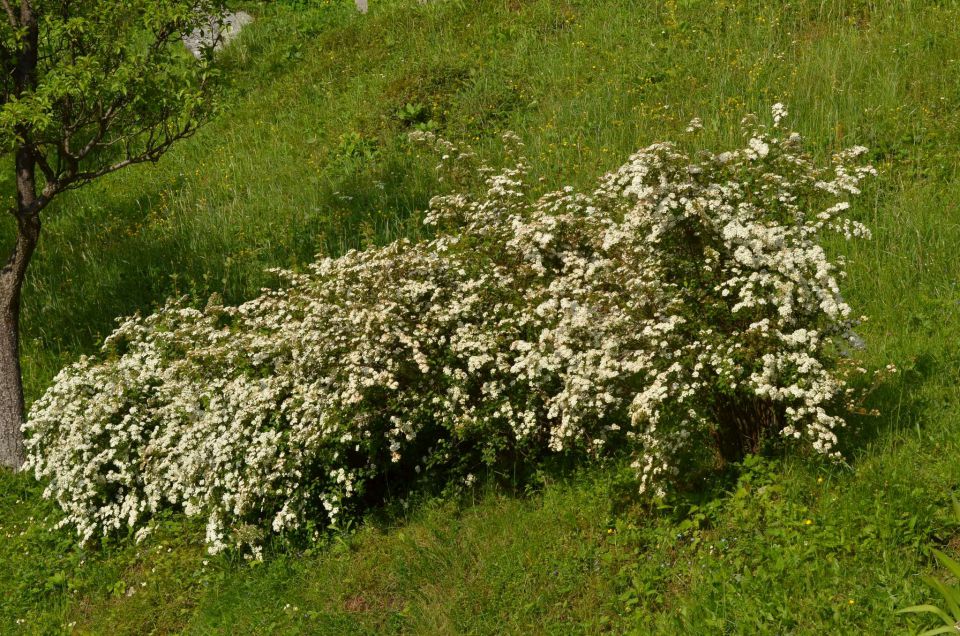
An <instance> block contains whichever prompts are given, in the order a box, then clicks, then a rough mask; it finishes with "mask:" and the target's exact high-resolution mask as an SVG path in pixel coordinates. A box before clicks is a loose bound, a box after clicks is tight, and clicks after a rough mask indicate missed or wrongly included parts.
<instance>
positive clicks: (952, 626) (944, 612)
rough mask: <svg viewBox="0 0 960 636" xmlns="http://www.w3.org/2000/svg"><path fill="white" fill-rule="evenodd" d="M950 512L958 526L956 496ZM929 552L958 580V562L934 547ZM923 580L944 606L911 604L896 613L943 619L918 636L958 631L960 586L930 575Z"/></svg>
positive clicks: (959, 564) (959, 629)
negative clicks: (933, 616) (928, 615)
mask: <svg viewBox="0 0 960 636" xmlns="http://www.w3.org/2000/svg"><path fill="white" fill-rule="evenodd" d="M951 513H952V514H953V517H954V519H955V521H956V527H957V528H960V502H958V501H957V500H956V498H954V499H953V505H952V507H951ZM931 552H932V553H933V555H934V556H935V557H936V559H937V561H939V562H940V565H942V566H943V567H945V568H947V570H949V571H950V573H951V574H952V575H953V576H954V577H955V578H956V579H957V580H960V563H958V562H957V561H956V560H955V559H953V558H951V557H949V556H947V555H946V554H945V553H944V552H943V551H941V550H937V549H936V548H934V549H932V550H931ZM923 580H924V581H925V582H926V583H927V585H929V586H930V587H931V588H932V589H933V590H934V591H935V592H937V594H939V595H940V597H941V598H942V599H943V602H944V604H945V606H946V607H945V608H944V607H938V606H936V605H930V604H925V605H912V606H910V607H905V608H904V609H902V610H899V612H898V613H910V614H933V615H935V616H936V617H937V618H939V619H940V620H941V621H943V623H944V626H942V627H937V628H933V629H928V630H926V631H924V632H921V633H920V636H933V635H934V634H956V633H960V587H958V586H956V585H950V584H948V583H944V582H943V581H940V580H938V579H935V578H933V577H930V576H925V577H923Z"/></svg>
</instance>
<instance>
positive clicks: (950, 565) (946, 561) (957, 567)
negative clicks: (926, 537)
mask: <svg viewBox="0 0 960 636" xmlns="http://www.w3.org/2000/svg"><path fill="white" fill-rule="evenodd" d="M933 554H934V555H935V556H936V557H937V560H938V561H940V563H941V564H943V566H944V567H945V568H947V569H949V570H950V571H951V572H953V575H954V576H955V577H957V578H958V579H960V563H957V562H956V561H954V560H953V559H951V558H950V557H948V556H947V555H946V554H944V553H943V552H941V551H940V550H937V549H936V548H934V549H933ZM958 594H960V592H958Z"/></svg>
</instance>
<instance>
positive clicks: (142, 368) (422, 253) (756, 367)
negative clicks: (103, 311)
mask: <svg viewBox="0 0 960 636" xmlns="http://www.w3.org/2000/svg"><path fill="white" fill-rule="evenodd" d="M773 115H774V117H773V125H772V126H770V127H764V126H762V125H760V124H759V123H757V120H756V118H748V119H746V120H745V121H744V126H745V131H746V140H747V141H746V143H745V146H744V147H743V148H740V149H738V150H733V151H730V152H723V153H720V154H711V153H706V152H704V153H701V154H699V155H697V156H696V157H691V156H689V155H688V154H685V153H684V152H682V151H681V150H680V149H678V148H677V147H675V146H674V145H672V144H668V143H659V144H654V145H652V146H650V147H648V148H645V149H643V150H641V151H639V152H637V153H636V154H634V155H633V156H631V157H630V159H629V161H628V162H627V163H625V164H624V165H623V166H621V167H620V168H619V169H617V170H616V171H614V172H612V173H610V174H607V175H605V176H604V177H603V178H601V179H600V182H599V184H598V186H597V187H596V189H595V190H594V191H593V192H590V193H578V192H575V191H574V190H573V189H572V188H569V187H567V188H564V189H562V190H560V191H556V192H550V193H548V194H545V195H542V196H540V197H535V196H534V195H533V194H532V189H533V187H532V186H531V185H530V183H529V182H530V181H532V180H531V179H529V178H528V168H527V165H526V163H525V161H524V159H523V158H522V155H521V151H522V144H521V143H520V142H519V140H518V139H517V138H516V137H515V136H512V135H507V136H506V137H505V143H506V144H507V145H508V146H509V147H511V148H513V152H514V155H513V156H514V158H515V159H516V161H515V164H516V165H514V166H512V167H510V168H509V169H505V170H501V171H493V170H490V169H489V168H488V167H486V166H485V165H483V164H482V163H480V162H479V161H478V160H477V158H476V156H475V155H474V154H473V153H471V152H469V151H466V150H462V149H460V148H458V147H456V146H455V145H453V144H452V143H450V142H448V141H444V140H441V139H438V138H436V137H435V136H434V135H432V134H431V133H414V136H415V137H416V138H417V139H418V140H420V141H422V142H424V143H427V144H429V145H432V146H434V147H435V149H436V150H439V151H440V153H441V155H442V160H441V167H449V168H451V169H452V170H453V171H454V172H456V171H457V170H461V171H463V170H468V169H469V170H470V171H473V173H474V174H477V173H478V172H479V173H480V174H483V175H485V176H484V178H485V180H486V188H485V191H484V192H482V193H481V194H479V195H476V196H474V195H471V194H468V193H466V192H457V193H452V194H446V195H443V196H437V197H435V198H434V199H433V200H432V201H431V204H430V209H429V211H428V213H427V215H426V223H427V224H429V225H431V226H433V227H434V228H435V230H434V232H435V233H434V237H433V238H432V239H430V240H424V241H421V242H416V243H414V242H410V241H407V240H398V241H396V242H393V243H391V244H389V245H386V246H383V247H377V248H370V249H365V250H362V251H351V252H349V253H347V254H345V255H343V256H342V257H339V258H335V259H333V258H325V259H322V260H320V261H318V262H316V263H314V264H313V265H311V266H310V267H309V268H308V270H307V271H306V272H304V273H293V272H278V273H279V274H280V275H281V276H282V277H283V279H284V283H283V284H282V285H281V286H280V288H279V289H277V290H273V291H264V293H263V294H262V295H261V296H260V297H258V298H256V299H254V300H251V301H249V302H247V303H245V304H242V305H240V306H224V305H223V304H222V303H221V302H219V301H218V300H217V299H216V298H214V299H211V301H210V303H209V304H208V305H207V306H206V308H205V309H203V310H199V309H194V308H191V307H189V306H188V305H187V304H186V303H185V302H184V301H182V300H179V301H171V302H169V303H168V304H167V305H166V306H165V307H164V308H163V309H162V310H160V311H158V312H157V313H155V314H153V315H149V316H146V317H139V316H137V317H133V318H130V319H127V320H125V321H124V322H122V324H120V326H119V328H118V329H117V330H116V331H115V332H114V333H113V335H111V336H110V337H109V338H108V340H107V342H106V343H105V345H104V349H103V353H102V355H101V356H99V357H98V358H96V359H94V358H82V359H81V360H80V361H78V362H77V363H75V364H73V365H72V366H70V367H68V368H66V369H64V370H63V371H62V372H61V373H60V374H59V375H58V376H57V378H56V380H55V381H54V383H53V385H52V386H51V387H50V388H49V390H48V391H47V392H46V394H45V395H44V396H43V397H42V398H41V399H40V400H38V401H37V403H36V404H35V405H34V407H33V409H32V412H31V414H30V417H29V421H28V423H27V424H26V427H25V428H26V432H27V435H28V445H29V466H30V467H32V469H33V470H34V471H35V473H36V476H37V477H38V478H39V479H44V480H49V485H48V486H47V489H46V493H47V495H48V496H53V497H55V498H56V499H57V501H58V502H59V504H60V505H61V506H62V508H63V509H64V510H65V511H66V518H65V523H69V524H73V525H75V526H76V528H77V529H78V531H79V533H80V536H81V538H82V539H83V540H88V539H90V538H92V537H94V536H97V535H100V534H108V533H110V532H112V531H116V530H120V529H123V528H137V529H139V530H138V534H142V533H144V532H146V531H147V530H148V529H149V523H150V520H151V518H152V517H153V516H154V515H155V514H156V513H157V512H158V511H160V510H161V509H164V508H173V509H180V510H183V511H184V512H185V513H186V514H188V515H203V516H204V517H205V518H206V520H207V540H208V544H209V549H210V550H211V551H212V552H216V551H219V550H222V549H224V548H227V547H229V546H244V545H246V546H249V547H250V548H252V549H253V550H254V554H257V551H258V550H259V548H258V547H257V545H258V544H259V543H260V542H261V541H262V538H263V537H264V536H265V535H266V534H268V533H271V532H272V533H286V532H289V531H293V530H296V529H302V528H303V527H304V526H305V524H307V523H315V522H316V521H317V520H318V519H319V520H322V521H323V522H324V523H331V524H336V523H338V522H339V520H341V519H342V518H343V517H344V516H345V515H350V514H355V513H356V512H357V511H358V508H359V507H360V506H362V505H363V504H364V502H367V501H368V500H369V495H370V493H372V492H380V491H382V490H383V485H384V484H385V483H386V484H390V483H393V484H403V483H410V482H411V479H412V476H413V475H418V476H419V477H420V478H422V479H454V478H456V479H461V480H463V479H466V480H467V481H470V480H471V478H472V475H471V474H470V471H474V472H475V471H476V470H477V468H478V467H482V465H483V463H484V462H486V463H488V464H497V462H502V461H504V460H505V458H509V460H510V461H526V462H535V461H537V460H538V458H542V457H544V456H546V455H549V454H559V453H580V454H587V455H591V456H597V455H601V454H603V453H605V452H607V451H608V450H609V449H619V450H620V451H621V452H622V450H623V449H627V450H628V451H629V452H633V453H634V455H635V459H636V461H635V463H634V466H635V468H636V472H637V478H638V487H639V489H640V490H641V491H643V492H647V493H662V492H663V490H664V488H666V487H668V486H670V485H671V484H677V483H683V482H684V481H685V479H688V478H689V476H690V475H691V474H692V473H691V471H692V470H693V464H694V463H695V460H696V458H697V455H698V454H699V455H702V449H705V448H706V449H711V452H713V453H714V454H715V456H716V457H718V458H720V460H721V461H736V460H738V459H739V458H741V457H743V455H744V454H745V453H747V452H751V451H754V450H756V449H757V448H758V447H759V445H760V444H761V442H763V441H764V440H765V439H769V438H772V437H775V436H777V435H780V436H783V437H786V438H788V439H791V440H797V441H798V442H801V443H804V444H806V445H807V446H808V447H809V448H812V449H813V450H815V451H817V452H818V453H822V454H824V455H827V456H835V455H836V453H837V451H836V443H837V437H836V431H837V429H838V428H840V427H842V426H843V424H844V421H843V419H841V413H842V412H843V406H844V404H845V403H846V402H847V401H848V400H849V398H850V395H849V392H850V390H849V389H848V387H847V385H846V383H845V380H844V372H843V371H842V369H843V368H844V364H843V362H844V360H845V358H846V357H847V356H848V355H849V351H850V350H851V349H852V348H855V347H856V346H858V343H859V340H858V338H857V336H856V335H855V334H854V331H853V328H854V327H855V321H853V320H852V319H851V317H850V316H851V309H850V307H849V306H848V305H847V304H846V303H845V302H844V300H843V298H842V296H841V293H840V288H839V285H838V279H840V278H841V277H842V275H843V262H842V260H839V259H833V260H831V258H830V257H828V255H827V253H826V252H825V251H824V248H823V247H822V246H821V243H820V241H821V238H822V236H823V234H824V233H825V232H828V231H832V232H839V233H840V234H841V235H843V236H845V237H846V238H852V237H858V236H867V235H868V234H869V232H868V231H867V229H866V228H864V227H863V226H862V225H861V224H859V223H857V222H855V221H853V220H850V219H849V218H847V217H846V216H845V213H846V211H847V210H848V208H849V204H848V201H847V200H848V198H849V197H850V196H851V195H856V194H857V193H858V192H859V184H860V182H861V180H862V179H863V178H864V177H865V176H867V175H868V174H871V173H872V172H873V170H872V169H871V168H869V167H863V166H859V165H857V164H858V162H857V158H858V157H859V156H860V155H861V154H863V152H864V149H863V148H852V149H850V150H846V151H843V152H840V153H838V154H836V155H834V156H833V159H832V163H831V164H830V165H829V166H827V167H820V166H818V165H816V164H815V163H814V162H813V161H812V160H811V158H810V157H809V156H808V155H807V154H805V153H804V152H803V150H802V148H801V139H800V136H799V135H798V134H796V133H786V132H785V131H784V130H783V128H782V121H783V118H784V117H785V115H786V112H785V110H784V109H783V107H782V105H779V104H778V105H776V106H775V107H774V112H773ZM465 166H468V167H469V168H466V167H465ZM701 458H702V457H701ZM405 480H406V481H405Z"/></svg>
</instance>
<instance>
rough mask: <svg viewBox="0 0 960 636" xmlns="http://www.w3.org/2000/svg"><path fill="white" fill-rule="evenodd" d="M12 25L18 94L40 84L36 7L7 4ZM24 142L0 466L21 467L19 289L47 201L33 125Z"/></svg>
mask: <svg viewBox="0 0 960 636" xmlns="http://www.w3.org/2000/svg"><path fill="white" fill-rule="evenodd" d="M4 6H5V7H6V8H7V12H8V14H9V17H10V21H11V26H13V27H14V28H18V29H22V31H23V34H22V36H21V39H20V42H19V45H20V46H19V49H18V51H17V53H16V66H15V68H14V69H13V81H14V87H15V95H16V97H17V98H18V99H20V98H22V97H23V96H24V95H27V94H29V93H30V92H31V91H33V90H34V89H35V88H36V85H37V60H38V51H39V47H38V42H39V29H38V25H37V17H36V14H35V13H34V11H33V5H32V3H31V2H30V1H29V0H21V2H20V7H19V9H20V11H19V15H16V13H15V11H14V10H13V9H12V8H11V7H10V6H9V5H8V4H7V3H4ZM17 133H18V136H19V140H18V143H17V148H16V152H15V156H14V161H15V169H16V177H17V207H16V209H15V210H11V212H12V214H13V216H14V218H15V219H16V222H17V242H16V245H15V246H14V248H13V254H11V255H10V258H9V259H8V260H7V263H6V265H4V267H3V269H2V270H0V466H5V467H7V468H12V469H13V470H19V469H20V467H21V466H23V462H24V460H25V459H26V452H25V450H24V444H23V430H22V427H23V420H24V400H23V379H22V377H21V375H20V292H21V290H22V289H23V280H24V278H25V277H26V274H27V266H28V265H29V264H30V259H31V258H32V257H33V252H34V250H36V248H37V241H38V240H39V238H40V210H41V208H43V206H44V201H45V199H46V197H44V199H41V198H40V197H38V196H37V161H38V157H37V155H36V150H35V148H34V146H33V144H32V143H31V138H30V129H29V125H28V124H21V125H20V126H18V127H17Z"/></svg>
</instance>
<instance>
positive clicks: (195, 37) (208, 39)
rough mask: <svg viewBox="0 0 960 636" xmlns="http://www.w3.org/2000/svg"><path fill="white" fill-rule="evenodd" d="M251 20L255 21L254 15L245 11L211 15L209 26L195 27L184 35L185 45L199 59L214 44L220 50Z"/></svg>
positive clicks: (214, 48) (215, 48)
mask: <svg viewBox="0 0 960 636" xmlns="http://www.w3.org/2000/svg"><path fill="white" fill-rule="evenodd" d="M251 22H253V16H252V15H250V14H249V13H247V12H245V11H237V12H236V13H233V12H227V13H224V14H223V15H222V16H220V17H219V18H218V17H217V16H210V18H209V26H206V27H202V28H199V29H194V30H193V31H192V32H190V33H189V34H188V35H185V36H183V45H184V46H185V47H187V50H188V51H190V52H191V53H193V56H194V57H195V58H197V59H198V60H199V59H200V58H201V57H202V56H203V51H204V50H205V49H208V48H210V47H211V46H212V47H213V50H215V51H219V50H220V49H222V48H223V47H224V46H226V45H227V44H229V43H230V40H232V39H233V38H235V37H237V35H238V34H239V33H240V30H241V29H243V27H245V26H247V25H248V24H250V23H251Z"/></svg>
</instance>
